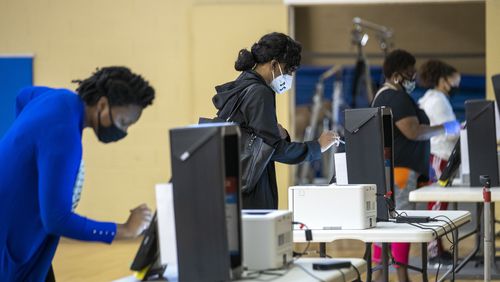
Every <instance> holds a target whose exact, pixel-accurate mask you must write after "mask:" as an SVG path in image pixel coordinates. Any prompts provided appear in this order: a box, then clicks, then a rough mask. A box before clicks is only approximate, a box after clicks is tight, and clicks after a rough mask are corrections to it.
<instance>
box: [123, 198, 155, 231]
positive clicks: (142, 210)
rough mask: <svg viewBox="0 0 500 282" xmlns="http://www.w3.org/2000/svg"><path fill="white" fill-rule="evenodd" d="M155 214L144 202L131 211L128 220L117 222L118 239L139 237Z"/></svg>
mask: <svg viewBox="0 0 500 282" xmlns="http://www.w3.org/2000/svg"><path fill="white" fill-rule="evenodd" d="M152 217H153V215H152V213H151V210H150V209H149V208H148V206H147V205H146V204H142V205H140V206H138V207H136V208H135V209H133V210H131V211H130V215H129V217H128V219H127V222H125V223H124V224H117V227H116V228H117V229H116V238H117V239H134V238H137V237H138V236H139V235H141V233H142V232H143V231H144V230H145V229H146V228H147V227H148V226H149V224H150V223H151V219H152Z"/></svg>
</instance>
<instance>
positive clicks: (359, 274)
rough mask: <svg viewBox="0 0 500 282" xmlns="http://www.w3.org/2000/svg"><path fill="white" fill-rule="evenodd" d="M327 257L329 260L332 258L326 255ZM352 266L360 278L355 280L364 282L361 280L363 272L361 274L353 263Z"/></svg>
mask: <svg viewBox="0 0 500 282" xmlns="http://www.w3.org/2000/svg"><path fill="white" fill-rule="evenodd" d="M325 256H326V257H327V258H332V257H331V256H329V255H327V254H325ZM351 266H352V267H353V268H354V270H355V271H356V273H357V275H358V278H357V279H356V280H355V282H363V281H362V280H361V272H359V269H358V268H357V267H356V266H355V265H354V263H352V262H351ZM344 280H345V277H344Z"/></svg>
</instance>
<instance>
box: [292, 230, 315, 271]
mask: <svg viewBox="0 0 500 282" xmlns="http://www.w3.org/2000/svg"><path fill="white" fill-rule="evenodd" d="M292 224H293V225H299V228H300V229H304V227H305V228H306V229H304V232H305V236H306V241H307V245H306V247H305V248H304V251H302V252H301V253H296V252H293V256H294V257H295V260H294V261H296V260H297V259H299V258H300V257H302V256H303V255H305V254H307V251H308V250H309V247H310V246H311V241H312V239H313V236H312V230H311V229H309V227H308V226H307V225H306V224H305V223H302V222H299V221H292Z"/></svg>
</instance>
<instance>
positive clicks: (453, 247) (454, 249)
mask: <svg viewBox="0 0 500 282" xmlns="http://www.w3.org/2000/svg"><path fill="white" fill-rule="evenodd" d="M436 218H446V219H447V220H448V221H446V220H437V221H441V222H445V223H446V224H447V225H448V226H450V232H451V236H452V240H453V242H452V243H451V247H450V251H451V252H452V254H453V259H452V261H453V262H452V267H453V269H455V255H454V253H455V252H456V251H457V248H458V246H457V244H458V238H455V232H453V229H452V228H454V230H458V227H457V226H456V225H455V223H454V222H453V221H452V220H451V219H450V218H449V217H447V216H444V215H438V216H436V217H434V218H433V219H434V220H436ZM457 237H458V235H457Z"/></svg>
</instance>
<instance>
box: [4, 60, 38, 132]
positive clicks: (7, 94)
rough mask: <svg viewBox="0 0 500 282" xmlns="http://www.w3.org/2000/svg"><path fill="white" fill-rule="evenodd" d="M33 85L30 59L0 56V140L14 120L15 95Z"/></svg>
mask: <svg viewBox="0 0 500 282" xmlns="http://www.w3.org/2000/svg"><path fill="white" fill-rule="evenodd" d="M31 85H33V58H32V57H1V56H0V138H1V137H2V136H3V135H4V133H5V132H6V131H7V129H8V128H9V127H10V125H11V124H12V122H13V121H14V118H15V101H16V95H17V93H18V92H19V90H21V89H22V88H23V87H26V86H31Z"/></svg>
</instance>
